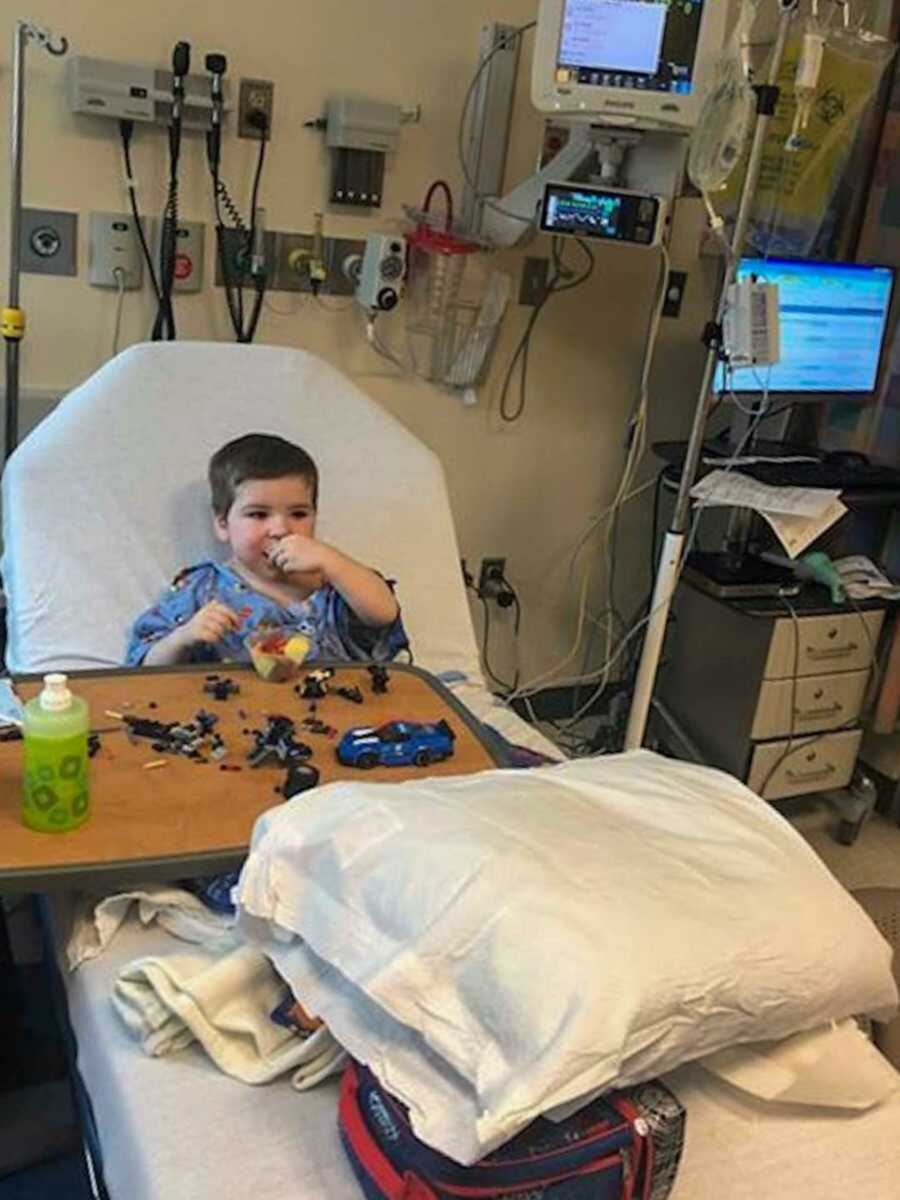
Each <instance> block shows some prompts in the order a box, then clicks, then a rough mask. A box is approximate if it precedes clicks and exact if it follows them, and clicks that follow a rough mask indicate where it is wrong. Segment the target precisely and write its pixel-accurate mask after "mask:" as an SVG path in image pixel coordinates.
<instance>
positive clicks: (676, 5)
mask: <svg viewBox="0 0 900 1200" xmlns="http://www.w3.org/2000/svg"><path fill="white" fill-rule="evenodd" d="M727 9H728V5H727V3H725V0H541V7H540V12H539V15H538V25H537V42H536V45H535V52H534V61H533V68H532V78H531V99H532V101H533V103H534V106H535V108H537V109H538V110H539V111H540V112H544V113H548V114H554V113H555V114H558V115H559V116H564V117H568V118H580V119H587V120H589V121H591V122H598V123H600V124H604V125H624V124H628V125H635V126H637V127H639V128H641V129H648V128H657V129H658V128H666V129H672V130H679V131H681V132H690V130H691V129H693V127H694V125H695V124H696V122H697V116H698V113H699V111H700V100H701V97H702V95H703V93H704V91H705V89H706V87H707V85H708V83H709V81H710V79H711V75H712V69H713V65H714V63H715V58H716V55H717V53H718V51H719V49H720V48H721V46H722V42H723V40H724V33H725V21H726V15H727Z"/></svg>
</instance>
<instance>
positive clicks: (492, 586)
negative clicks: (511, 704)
mask: <svg viewBox="0 0 900 1200" xmlns="http://www.w3.org/2000/svg"><path fill="white" fill-rule="evenodd" d="M460 565H461V567H462V575H463V583H464V584H465V586H466V588H467V589H468V590H469V591H471V592H474V594H475V595H476V596H477V597H478V599H479V600H480V601H481V605H482V608H483V609H484V624H483V628H482V639H481V659H482V662H483V663H484V669H485V671H486V672H487V675H488V677H489V678H490V679H491V680H492V681H493V682H494V683H495V684H496V685H497V687H499V688H500V689H501V691H502V692H503V693H504V694H507V695H508V694H509V693H511V692H514V691H515V690H516V688H517V687H518V686H519V669H518V667H517V668H516V672H515V675H514V677H513V682H512V683H508V682H507V681H506V680H504V679H501V678H500V676H499V675H497V674H496V672H495V671H494V669H493V668H492V666H491V660H490V636H491V610H490V603H491V601H493V602H495V603H496V604H497V606H498V607H499V608H509V607H511V606H514V607H515V618H514V623H513V636H514V638H515V640H516V646H518V641H519V629H520V626H521V621H522V606H521V603H520V602H519V597H518V594H517V592H516V589H515V588H514V587H513V586H512V584H511V583H510V582H509V580H508V579H507V578H506V576H505V575H504V574H503V572H502V571H501V572H498V573H497V574H495V575H493V576H491V577H490V578H489V579H487V580H486V581H485V583H484V585H483V586H482V587H480V588H479V587H478V586H477V585H476V583H475V580H474V578H473V577H472V574H471V572H470V571H469V570H468V568H467V566H466V560H465V559H462V560H461V563H460Z"/></svg>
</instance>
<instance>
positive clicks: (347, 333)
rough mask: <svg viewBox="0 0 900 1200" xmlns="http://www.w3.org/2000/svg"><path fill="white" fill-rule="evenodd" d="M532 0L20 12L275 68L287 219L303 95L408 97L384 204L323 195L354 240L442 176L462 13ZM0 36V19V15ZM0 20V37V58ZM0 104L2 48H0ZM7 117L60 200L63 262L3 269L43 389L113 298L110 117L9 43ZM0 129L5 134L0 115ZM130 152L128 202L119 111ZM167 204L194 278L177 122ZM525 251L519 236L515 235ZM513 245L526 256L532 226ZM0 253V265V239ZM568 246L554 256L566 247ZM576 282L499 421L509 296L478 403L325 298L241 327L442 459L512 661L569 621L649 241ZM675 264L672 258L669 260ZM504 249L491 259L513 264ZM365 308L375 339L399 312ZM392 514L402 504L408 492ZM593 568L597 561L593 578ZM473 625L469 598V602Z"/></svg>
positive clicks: (612, 256)
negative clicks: (18, 297)
mask: <svg viewBox="0 0 900 1200" xmlns="http://www.w3.org/2000/svg"><path fill="white" fill-rule="evenodd" d="M534 8H535V5H534V2H533V0H495V2H494V3H493V4H492V5H490V6H487V5H485V4H483V3H476V0H456V2H455V3H454V4H452V5H448V4H443V3H438V2H437V0H391V2H390V3H386V4H374V5H373V4H372V3H371V0H332V3H330V4H325V3H321V2H320V0H298V2H294V3H288V2H287V0H280V2H279V0H255V2H254V3H253V4H251V5H248V4H245V3H236V2H235V0H219V2H218V3H217V4H215V5H200V4H184V3H176V2H175V0H156V2H155V3H153V4H147V3H141V4H138V3H135V2H134V0H126V2H125V3H122V4H119V5H111V4H109V3H108V2H107V0H74V3H71V2H70V3H65V2H64V0H32V2H31V3H30V4H29V5H28V8H27V13H28V16H29V17H30V18H31V19H33V20H35V21H38V22H40V23H44V24H47V25H49V26H51V27H52V28H53V29H54V30H56V31H58V32H61V33H64V34H66V35H67V36H68V37H69V40H70V43H71V49H72V51H73V52H75V53H84V54H89V55H94V56H98V57H106V58H120V59H124V60H132V61H136V62H145V63H157V64H164V63H167V62H168V61H169V58H170V54H171V48H172V45H173V43H174V42H175V41H176V40H178V39H186V40H188V41H189V42H191V43H192V46H193V54H194V64H195V66H197V65H202V57H203V55H204V54H205V53H206V52H207V51H209V50H213V49H215V50H221V51H223V52H224V53H225V54H227V56H228V59H229V76H230V77H231V78H232V80H236V79H237V78H238V77H240V76H256V77H263V78H270V79H273V80H274V81H275V127H274V137H273V141H272V143H271V146H270V148H269V154H268V160H267V166H266V172H265V177H264V186H263V191H262V202H263V203H264V204H265V206H266V208H267V211H268V221H269V224H270V226H271V227H272V228H277V229H293V230H301V231H308V230H309V229H310V227H311V214H312V212H313V211H314V210H315V209H318V208H322V207H323V202H324V200H325V196H326V186H327V158H326V153H325V150H324V147H323V139H322V138H321V136H320V135H317V134H315V133H313V132H311V131H309V130H305V129H303V128H302V124H303V122H304V120H306V119H308V118H310V117H313V116H316V115H318V114H319V113H320V112H321V111H322V109H323V102H324V100H325V98H326V97H327V96H328V95H329V94H330V93H332V92H339V91H342V90H346V91H350V92H355V93H357V94H360V95H370V96H372V97H377V98H381V99H384V100H389V101H393V102H398V103H402V104H413V103H421V105H422V121H421V123H420V124H419V125H418V126H413V127H408V128H406V129H404V130H403V132H402V134H401V138H400V146H399V150H398V152H397V153H396V154H395V155H393V156H391V157H390V158H389V162H388V168H387V174H386V180H385V205H384V209H383V211H382V213H381V214H379V215H376V216H373V217H367V216H360V215H357V214H355V213H348V212H346V211H340V210H329V209H327V208H326V210H325V212H326V218H325V228H326V233H328V234H333V235H346V236H362V235H364V234H365V233H366V232H367V231H368V230H370V229H373V228H378V227H380V226H383V225H384V224H385V222H388V221H396V220H397V219H398V218H399V217H401V216H402V208H401V206H402V204H403V203H416V202H418V201H419V200H420V199H421V197H422V195H423V193H424V190H425V188H426V187H427V185H428V184H429V182H430V181H431V180H433V179H434V178H436V177H439V176H443V177H446V178H447V179H448V180H449V181H450V182H451V184H452V185H453V186H454V188H457V189H458V187H459V182H460V172H459V167H458V165H457V160H456V150H455V145H456V142H455V138H456V125H457V120H458V114H459V109H460V104H461V102H462V98H463V95H464V93H465V89H466V87H467V85H468V82H469V80H470V78H471V74H472V71H473V64H474V61H475V54H476V47H477V41H478V32H479V29H480V26H481V24H482V23H483V21H485V20H487V19H497V20H504V21H510V22H514V23H522V22H524V21H527V20H529V19H531V18H532V17H533V15H534ZM0 32H2V31H0ZM8 45H9V37H8V36H4V37H3V39H2V52H3V54H4V55H8ZM530 48H531V47H530V40H528V41H527V43H526V52H525V55H524V58H523V62H522V69H521V71H520V81H519V95H518V99H517V104H516V120H515V128H514V133H513V139H512V146H511V154H510V160H509V167H508V180H509V181H510V182H514V181H516V180H517V179H519V178H521V177H522V176H524V175H525V174H526V173H527V172H528V171H529V170H530V169H531V165H532V164H533V162H534V159H535V154H536V146H537V143H538V138H539V133H540V122H539V120H538V118H537V116H536V114H535V113H534V112H533V111H532V110H531V107H530V104H529V101H528V90H529V70H530ZM0 67H2V76H0V83H2V87H3V101H4V108H6V102H7V100H8V94H9V60H8V57H4V58H2V59H0ZM27 107H28V121H27V138H26V145H27V163H26V174H25V203H26V204H27V205H29V206H37V207H46V208H59V209H69V210H75V211H77V212H78V213H79V214H80V231H79V238H80V246H79V275H78V277H77V278H75V279H44V278H39V277H36V276H33V275H26V276H24V277H23V280H24V286H23V303H24V305H25V307H26V309H27V311H28V315H29V336H28V339H27V341H26V343H25V346H24V351H23V376H22V384H23V387H25V388H28V389H35V390H37V391H43V390H45V389H54V388H60V389H65V388H68V387H70V386H72V385H73V384H75V383H77V382H79V381H80V380H82V379H84V378H85V377H86V376H87V375H89V374H90V373H91V372H92V371H93V370H94V369H95V368H96V367H97V366H98V365H99V364H100V363H102V362H103V361H104V360H105V358H106V357H107V356H108V354H109V347H110V343H111V338H112V330H113V318H114V309H115V299H114V296H113V295H111V294H110V293H109V292H106V291H103V290H100V289H96V288H91V287H89V286H88V285H87V283H86V268H87V248H86V240H85V239H86V233H87V215H88V213H89V212H90V211H92V210H123V209H124V208H125V207H126V197H125V191H124V188H123V184H122V168H121V163H120V151H119V146H118V140H117V136H116V128H115V125H114V123H113V122H107V121H101V120H97V119H93V118H89V117H74V116H72V115H71V114H70V113H69V112H68V111H67V108H66V104H65V99H64V93H63V67H62V62H61V61H60V60H56V59H51V58H49V57H48V56H47V55H45V54H44V53H42V52H39V51H37V50H34V49H31V50H30V51H29V54H28V97H27ZM5 124H6V123H5V122H4V129H3V132H2V137H3V138H4V139H5V137H6V129H5ZM2 153H3V158H2V162H0V189H2V190H0V194H3V195H5V192H6V176H5V172H6V147H5V143H4V145H3V147H2ZM133 153H134V159H135V167H136V174H137V176H138V180H139V187H140V198H141V202H142V208H143V209H144V210H145V211H148V212H154V213H155V212H157V211H158V210H159V208H160V207H161V204H162V199H163V180H164V177H165V169H166V164H165V137H164V134H163V133H162V131H160V130H149V129H146V128H142V127H140V126H139V127H138V128H137V131H136V135H135V141H134V148H133ZM254 156H255V144H254V143H249V142H245V141H237V140H236V139H235V138H234V137H233V136H231V135H230V134H229V135H228V136H227V137H226V139H225V145H224V171H223V173H224V175H225V177H226V178H227V180H228V182H229V185H230V187H231V190H232V192H233V194H234V195H235V197H236V198H237V197H240V198H241V199H242V202H243V204H244V205H246V196H247V193H248V189H249V182H250V178H251V171H252V166H253V163H254ZM182 158H183V169H182V188H181V197H182V200H181V213H182V215H183V216H184V217H186V218H189V219H195V220H203V221H204V222H206V223H207V262H206V277H207V280H208V281H209V280H210V279H211V276H212V237H211V232H212V230H211V225H210V221H211V212H210V201H209V187H208V182H207V180H208V176H207V172H206V168H205V160H204V157H203V153H202V143H201V140H200V139H199V138H198V137H197V135H189V136H187V137H186V143H185V146H184V149H183V154H182ZM535 247H536V248H535ZM535 247H532V250H531V252H532V253H534V252H540V253H546V252H547V247H546V246H544V245H541V244H540V243H536V244H535ZM3 253H4V262H3V264H2V269H3V278H4V279H5V271H6V266H5V245H4V246H3ZM575 257H576V254H575V253H574V252H573V260H574V258H575ZM597 257H598V262H597V270H596V273H595V277H594V278H593V279H592V280H591V282H590V283H589V284H588V285H586V286H585V287H583V288H582V289H579V290H578V291H575V292H572V293H571V294H568V295H565V296H561V297H559V298H556V299H554V300H553V301H552V302H551V303H550V305H549V306H548V309H547V311H546V312H545V313H544V314H543V315H542V317H541V320H540V323H539V325H538V327H537V332H536V334H535V340H534V346H533V352H532V364H531V373H530V388H529V400H528V409H527V413H526V416H525V419H524V420H523V421H522V422H521V423H519V424H518V425H516V426H515V427H512V428H508V427H503V426H502V424H501V422H500V421H499V420H498V418H497V416H496V399H497V396H496V393H497V391H498V389H499V383H500V380H501V379H502V376H503V373H504V370H505V367H506V362H507V358H508V354H509V352H510V349H511V347H512V346H513V345H514V344H515V340H516V338H517V337H518V335H519V332H520V330H521V329H522V327H523V322H524V319H525V317H526V315H527V312H528V310H522V309H519V308H518V307H516V308H514V309H513V311H512V312H511V314H510V315H509V317H508V319H507V321H506V325H505V328H504V331H503V335H502V341H501V344H500V348H499V354H498V356H497V358H496V359H495V364H494V368H493V370H492V373H491V376H490V379H489V381H488V383H487V384H486V385H485V386H484V387H483V388H482V389H481V392H480V395H479V403H478V405H477V407H475V408H472V409H464V408H463V407H462V406H461V405H460V403H459V401H458V400H457V399H456V398H455V397H453V396H451V395H448V394H446V393H444V392H441V391H438V390H436V389H434V388H432V387H430V386H429V385H427V384H425V383H423V382H421V381H419V380H410V379H406V378H401V377H398V375H397V374H396V373H395V372H394V370H393V368H392V367H391V366H390V364H388V363H386V362H384V361H383V360H381V359H379V358H377V357H375V356H374V355H373V353H372V352H371V350H370V349H369V348H368V347H367V346H366V345H365V344H364V342H363V340H362V337H361V324H360V319H359V315H358V313H357V312H355V311H344V312H338V313H335V312H326V311H325V310H324V309H322V308H321V307H319V306H317V305H316V304H314V303H312V302H311V301H309V300H307V301H305V302H304V303H298V297H297V296H295V295H289V294H285V293H275V294H274V295H273V296H272V298H271V301H270V307H267V309H266V312H265V317H264V319H263V321H262V323H261V326H260V330H259V334H258V340H259V341H265V342H272V343H278V344H283V345H295V346H300V347H303V348H305V349H308V350H311V351H314V352H316V353H319V354H322V355H324V356H325V357H327V358H329V359H331V360H332V361H333V362H334V363H335V364H336V365H338V366H339V367H341V368H342V369H344V370H346V371H348V372H349V373H350V374H351V375H353V377H354V378H355V379H356V380H357V381H358V382H359V383H360V384H361V386H362V387H364V388H365V389H366V390H368V391H369V392H370V393H371V394H372V395H373V396H375V397H376V398H377V399H378V400H379V401H380V402H381V403H383V404H384V406H385V407H386V408H388V409H389V410H390V411H391V412H392V413H394V414H395V415H396V416H397V417H398V418H399V419H400V420H402V421H403V422H404V423H405V424H406V425H407V426H408V427H409V428H410V429H411V430H412V431H413V432H414V433H416V434H417V435H418V436H419V437H421V438H422V439H423V440H424V441H425V442H426V443H427V444H428V445H429V446H431V447H432V448H433V449H434V450H435V451H436V452H437V453H438V454H439V455H440V457H441V459H442V461H443V462H444V465H445V469H446V472H447V477H448V480H449V486H450V491H451V497H452V502H453V505H454V510H455V513H456V519H457V525H458V530H459V539H460V544H461V547H462V550H463V553H464V554H465V555H466V556H467V557H468V560H469V562H470V564H475V563H477V561H478V560H479V559H480V558H481V557H482V556H483V555H485V554H490V555H493V554H502V555H505V556H506V558H507V560H508V569H509V575H510V577H511V579H512V580H514V582H515V583H516V585H517V586H518V588H519V590H520V594H521V597H522V600H523V606H524V622H523V633H522V645H521V658H522V667H523V673H524V675H525V677H528V676H529V675H532V674H534V673H535V672H536V671H538V670H543V669H546V667H547V666H549V665H551V664H552V663H553V662H554V661H555V660H556V659H557V658H558V657H559V656H560V654H561V653H562V652H563V651H564V650H565V648H566V647H567V646H568V644H569V642H570V640H571V637H572V630H573V627H574V610H575V597H574V589H573V588H572V586H571V583H570V581H569V580H568V579H567V576H566V559H567V549H568V547H570V546H571V545H572V544H573V543H574V541H575V539H576V538H577V537H578V535H579V533H580V531H581V530H582V528H583V527H584V524H585V522H586V520H587V519H588V517H589V515H590V514H591V513H592V512H596V511H597V510H598V509H599V508H601V507H602V506H603V505H604V504H606V503H607V502H608V500H609V499H610V497H611V495H612V492H613V490H614V486H615V481H616V479H617V477H618V474H619V471H620V467H621V463H622V431H623V424H624V421H625V419H626V416H627V414H628V412H629V411H630V409H631V405H632V400H633V396H634V391H635V387H636V384H637V379H638V374H639V371H640V364H641V353H642V343H643V337H644V332H645V328H646V322H647V316H648V310H649V306H650V304H651V303H652V298H653V292H654V286H655V280H656V273H657V261H656V259H655V257H654V256H653V254H651V253H647V254H644V253H643V252H640V251H635V250H616V249H612V248H606V249H604V250H600V251H598V256H597ZM681 257H682V259H683V258H684V254H682V255H681ZM520 258H521V254H520V253H519V252H513V253H510V254H508V255H505V256H503V258H502V259H501V262H502V263H503V265H505V266H507V267H508V268H509V270H510V271H511V272H512V273H513V275H514V276H515V277H516V283H515V287H516V288H517V286H518V280H517V276H518V271H519V263H520ZM680 265H688V266H689V267H690V268H691V278H690V282H689V289H688V300H687V305H686V308H685V312H684V315H683V316H682V318H681V319H680V320H679V321H667V322H665V323H664V327H663V334H662V338H661V342H660V347H659V353H658V360H657V367H656V370H655V371H654V375H653V392H652V394H653V423H652V428H653V431H654V432H656V433H657V434H658V435H660V436H663V435H667V436H674V435H677V434H679V433H681V432H682V431H683V430H684V429H685V428H686V422H687V416H686V414H687V412H688V411H689V407H690V405H691V404H692V402H693V391H694V388H695V386H696V380H697V378H698V374H699V364H700V353H699V351H698V348H697V334H698V330H699V329H700V328H701V327H702V322H703V320H704V319H705V317H706V313H707V308H708V303H709V300H708V294H709V287H708V283H709V281H708V279H707V278H706V270H705V269H701V268H700V267H698V266H697V264H696V263H690V262H688V263H687V264H685V263H682V264H680ZM177 315H178V323H179V332H180V334H181V336H182V337H187V338H225V337H226V336H227V332H228V329H227V322H226V317H225V308H224V301H223V299H222V293H221V291H220V290H218V289H213V288H211V287H209V286H207V288H206V290H205V291H204V292H203V293H202V294H199V295H190V296H185V297H181V298H179V299H178V301H177ZM150 318H151V307H150V303H149V299H148V298H147V295H146V294H145V295H144V296H143V297H138V296H135V295H134V294H129V295H128V296H127V297H126V303H125V314H124V323H123V344H127V343H128V342H131V341H138V340H142V339H143V338H144V337H145V336H146V333H147V330H148V328H149V322H150ZM392 321H393V322H395V324H394V326H393V329H394V333H393V335H392V332H391V329H392V325H391V322H390V321H385V322H384V323H383V331H384V332H383V336H384V337H385V339H386V340H388V341H390V340H391V339H392V336H393V337H396V336H397V332H398V327H399V323H400V322H401V321H402V316H397V317H394V318H392ZM645 501H646V498H645V499H644V500H642V501H640V502H638V504H636V505H635V513H634V514H633V516H632V519H630V520H629V521H627V522H626V524H625V529H626V537H625V538H624V539H623V546H622V550H621V552H620V562H621V564H622V567H623V570H622V575H621V589H620V590H621V600H622V604H623V606H624V607H625V608H631V607H632V606H633V605H634V603H636V600H637V598H638V592H639V591H640V589H641V588H643V587H645V586H646V574H645V568H644V565H643V564H644V563H645V560H646V537H647V529H648V525H647V517H648V514H649V506H648V504H647V503H646V502H645ZM410 519H411V520H414V519H416V513H415V509H414V504H412V503H411V512H410ZM599 578H600V573H599V572H598V581H599ZM476 620H478V621H480V614H479V613H476ZM495 647H496V649H495V665H497V666H499V667H500V668H501V669H503V670H507V671H508V670H509V669H510V661H511V659H510V654H511V638H510V625H509V617H508V615H504V616H503V617H502V618H499V619H498V622H497V625H496V629H495Z"/></svg>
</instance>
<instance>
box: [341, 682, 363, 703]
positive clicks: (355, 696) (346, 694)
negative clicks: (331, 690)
mask: <svg viewBox="0 0 900 1200" xmlns="http://www.w3.org/2000/svg"><path fill="white" fill-rule="evenodd" d="M335 691H336V692H337V694H338V695H339V696H340V697H341V698H342V699H343V700H349V701H350V703H351V704H362V702H363V694H362V688H359V687H356V686H355V685H354V686H353V687H339V688H336V689H335Z"/></svg>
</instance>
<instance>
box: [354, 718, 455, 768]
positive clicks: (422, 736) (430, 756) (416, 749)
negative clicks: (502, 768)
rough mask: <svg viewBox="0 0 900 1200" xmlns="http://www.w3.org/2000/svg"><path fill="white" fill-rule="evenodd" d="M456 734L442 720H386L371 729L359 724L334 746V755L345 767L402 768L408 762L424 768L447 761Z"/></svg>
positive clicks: (368, 726) (451, 751)
mask: <svg viewBox="0 0 900 1200" xmlns="http://www.w3.org/2000/svg"><path fill="white" fill-rule="evenodd" d="M455 740H456V734H455V733H454V732H453V730H452V729H451V728H450V726H449V725H448V724H447V722H446V721H443V720H442V721H437V722H435V724H433V725H429V724H425V723H421V722H418V721H389V722H388V724H387V725H382V726H380V727H379V728H378V729H374V728H373V727H372V726H371V725H359V726H357V727H356V728H355V729H348V730H347V732H346V733H345V734H344V736H343V737H342V738H341V740H340V741H339V742H338V744H337V751H336V753H337V756H338V758H339V760H340V761H341V762H342V763H343V764H344V765H345V766H347V767H363V768H366V767H377V766H379V765H380V766H383V767H402V766H407V765H408V764H409V763H413V764H415V766H417V767H427V766H428V764H429V763H433V762H439V761H440V760H441V759H443V758H449V757H450V755H451V754H452V753H453V743H454V741H455Z"/></svg>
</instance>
